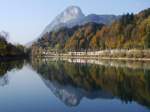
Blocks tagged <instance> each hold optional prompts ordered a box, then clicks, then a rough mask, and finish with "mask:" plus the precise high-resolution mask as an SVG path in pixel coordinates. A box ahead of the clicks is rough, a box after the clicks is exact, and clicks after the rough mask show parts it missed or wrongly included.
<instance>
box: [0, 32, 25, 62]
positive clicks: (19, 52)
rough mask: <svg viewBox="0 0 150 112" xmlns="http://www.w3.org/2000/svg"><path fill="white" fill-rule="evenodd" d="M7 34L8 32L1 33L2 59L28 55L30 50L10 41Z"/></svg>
mask: <svg viewBox="0 0 150 112" xmlns="http://www.w3.org/2000/svg"><path fill="white" fill-rule="evenodd" d="M7 36H8V34H7V33H6V32H2V33H0V59H3V60H4V59H10V58H21V57H26V56H27V52H28V50H27V49H26V48H25V47H24V46H23V45H20V44H16V45H13V44H12V43H10V42H8V41H7Z"/></svg>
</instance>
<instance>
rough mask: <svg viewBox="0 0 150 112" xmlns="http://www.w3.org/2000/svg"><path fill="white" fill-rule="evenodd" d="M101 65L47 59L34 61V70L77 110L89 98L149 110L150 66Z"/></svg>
mask: <svg viewBox="0 0 150 112" xmlns="http://www.w3.org/2000/svg"><path fill="white" fill-rule="evenodd" d="M80 62H81V63H80ZM91 62H93V61H91ZM99 63H100V64H93V63H87V61H84V60H83V61H78V60H76V61H66V60H65V61H63V60H57V61H55V60H53V61H52V60H46V59H45V60H33V61H32V67H33V68H34V69H35V70H36V71H37V72H38V73H39V74H40V77H41V78H42V80H43V81H44V83H45V84H46V85H47V87H48V88H50V89H51V91H52V92H53V93H54V94H55V95H56V96H57V97H58V98H59V99H60V100H62V101H63V102H64V103H65V104H66V105H68V106H77V105H78V104H79V103H80V101H81V99H82V98H83V97H86V98H88V99H98V98H104V99H114V98H117V99H120V100H121V101H123V102H124V103H130V102H132V101H135V102H137V103H139V104H141V105H144V106H146V107H148V108H150V68H149V66H150V63H144V62H138V63H137V62H130V63H128V62H118V63H117V62H116V61H115V63H116V64H110V61H106V60H105V61H100V62H99ZM138 64H139V65H138ZM116 65H118V66H116ZM119 65H120V66H119ZM125 65H130V66H125ZM131 65H133V66H131ZM134 65H136V66H134ZM143 66H145V67H144V68H143Z"/></svg>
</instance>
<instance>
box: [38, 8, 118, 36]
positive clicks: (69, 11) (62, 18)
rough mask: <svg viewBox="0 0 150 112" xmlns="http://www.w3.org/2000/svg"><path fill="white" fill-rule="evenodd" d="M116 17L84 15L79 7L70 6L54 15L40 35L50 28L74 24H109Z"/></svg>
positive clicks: (70, 26) (54, 28) (55, 28)
mask: <svg viewBox="0 0 150 112" xmlns="http://www.w3.org/2000/svg"><path fill="white" fill-rule="evenodd" d="M117 18H118V16H115V15H96V14H90V15H87V16H85V15H84V14H83V12H82V10H81V9H80V8H79V7H77V6H70V7H68V8H66V9H65V10H64V11H63V12H62V13H60V14H59V15H58V16H57V17H55V19H54V20H53V21H52V22H51V23H50V24H49V25H48V26H47V27H46V28H45V29H44V31H43V32H42V34H41V36H43V35H44V34H45V33H47V32H50V31H52V30H58V29H59V28H61V27H67V28H72V27H74V26H76V25H84V24H86V23H89V22H95V23H102V24H111V23H112V21H114V20H116V19H117ZM41 36H40V37H41Z"/></svg>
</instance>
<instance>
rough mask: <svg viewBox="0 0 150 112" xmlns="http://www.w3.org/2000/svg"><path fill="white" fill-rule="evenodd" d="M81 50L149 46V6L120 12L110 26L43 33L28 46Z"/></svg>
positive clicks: (76, 27) (84, 26)
mask: <svg viewBox="0 0 150 112" xmlns="http://www.w3.org/2000/svg"><path fill="white" fill-rule="evenodd" d="M34 48H41V49H46V50H60V51H85V50H105V49H149V48H150V8H149V9H145V10H143V11H141V12H139V13H138V14H133V13H131V14H129V13H127V14H124V15H122V16H121V17H120V18H119V19H118V20H115V21H114V22H113V23H112V24H111V25H105V24H97V23H87V24H84V25H81V26H75V27H73V28H64V27H63V28H60V29H59V30H57V31H56V30H55V31H51V32H47V33H46V34H45V35H44V36H43V37H41V38H39V39H38V40H37V41H36V42H34V43H33V46H32V49H34Z"/></svg>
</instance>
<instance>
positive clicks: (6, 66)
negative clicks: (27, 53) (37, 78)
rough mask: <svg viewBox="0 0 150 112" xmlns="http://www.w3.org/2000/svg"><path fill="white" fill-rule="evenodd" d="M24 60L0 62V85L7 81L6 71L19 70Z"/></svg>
mask: <svg viewBox="0 0 150 112" xmlns="http://www.w3.org/2000/svg"><path fill="white" fill-rule="evenodd" d="M24 64H25V61H24V60H13V61H3V62H0V86H5V85H7V84H8V82H9V78H8V75H7V72H9V71H11V70H13V69H14V70H19V69H22V67H23V66H24Z"/></svg>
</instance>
